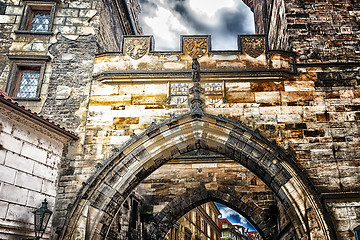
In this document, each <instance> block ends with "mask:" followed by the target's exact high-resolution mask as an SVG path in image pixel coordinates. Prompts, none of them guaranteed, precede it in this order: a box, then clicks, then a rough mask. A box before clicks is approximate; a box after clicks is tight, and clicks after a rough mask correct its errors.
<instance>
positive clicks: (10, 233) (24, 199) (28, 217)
mask: <svg viewBox="0 0 360 240" xmlns="http://www.w3.org/2000/svg"><path fill="white" fill-rule="evenodd" d="M0 129H1V131H0V239H24V238H25V237H32V236H34V231H33V228H34V227H33V222H34V220H33V219H34V218H33V214H32V211H34V210H35V209H37V208H39V207H40V206H41V202H42V201H43V200H44V199H45V198H46V199H47V201H48V202H49V204H48V207H49V209H50V210H53V208H54V202H55V195H56V181H57V167H58V166H57V165H58V164H59V163H60V159H61V154H62V149H63V143H61V142H60V141H58V140H56V139H52V138H51V136H46V135H44V134H43V133H40V132H38V131H36V130H34V129H33V128H30V127H29V126H26V125H24V124H22V123H21V120H19V121H14V120H12V119H9V118H7V117H6V116H4V115H3V114H2V113H0ZM49 225H50V224H49ZM47 232H49V230H48V231H47Z"/></svg>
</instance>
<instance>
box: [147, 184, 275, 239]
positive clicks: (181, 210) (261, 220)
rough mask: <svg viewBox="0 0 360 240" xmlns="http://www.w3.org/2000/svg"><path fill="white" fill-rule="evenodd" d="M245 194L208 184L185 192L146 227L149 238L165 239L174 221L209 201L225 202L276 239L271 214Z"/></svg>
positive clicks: (268, 237) (260, 230)
mask: <svg viewBox="0 0 360 240" xmlns="http://www.w3.org/2000/svg"><path fill="white" fill-rule="evenodd" d="M242 195H243V194H242V193H236V192H234V191H233V190H231V189H228V188H227V186H222V187H220V188H218V189H217V190H211V189H206V187H205V186H204V185H200V186H198V187H197V188H194V189H192V191H189V192H187V193H185V194H183V195H180V196H178V197H176V198H174V199H173V200H172V201H171V202H170V203H168V204H167V205H166V206H165V207H164V208H163V209H162V210H161V212H159V213H157V214H156V215H155V216H154V217H153V219H151V222H150V223H149V224H148V228H147V229H146V231H147V234H148V236H149V238H151V239H163V238H164V237H165V235H166V234H167V232H168V231H169V230H170V229H171V227H172V226H173V224H175V222H176V221H177V220H179V219H180V218H181V217H182V216H183V215H185V214H186V213H187V212H188V211H190V210H192V209H193V208H195V207H197V206H200V205H201V204H203V203H206V202H209V201H215V202H219V203H222V204H224V205H226V206H228V207H230V208H232V209H234V210H236V211H237V212H239V213H240V214H241V215H242V216H244V217H246V218H247V219H248V220H249V221H250V223H251V224H252V225H253V226H255V227H256V228H257V229H258V230H259V232H260V234H261V236H263V237H264V239H274V238H275V235H274V232H273V231H272V230H273V229H275V228H276V226H275V225H274V222H273V221H271V216H270V213H269V212H268V211H266V210H264V209H262V208H260V207H259V206H257V205H256V204H255V203H254V202H251V201H244V199H243V198H244V196H242Z"/></svg>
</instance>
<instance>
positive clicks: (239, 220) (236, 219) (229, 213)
mask: <svg viewBox="0 0 360 240" xmlns="http://www.w3.org/2000/svg"><path fill="white" fill-rule="evenodd" d="M215 204H216V206H217V207H218V209H219V210H220V212H221V217H222V218H227V220H229V222H231V223H232V224H237V225H241V226H243V227H245V228H248V229H249V231H257V230H256V228H254V226H253V225H251V223H250V222H249V221H248V220H246V218H244V217H243V216H241V215H240V214H239V213H238V212H235V211H234V210H232V209H231V208H228V207H226V206H224V205H222V204H220V203H217V202H215Z"/></svg>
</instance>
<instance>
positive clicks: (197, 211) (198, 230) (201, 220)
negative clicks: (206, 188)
mask: <svg viewBox="0 0 360 240" xmlns="http://www.w3.org/2000/svg"><path fill="white" fill-rule="evenodd" d="M219 214H220V212H219V210H218V208H217V207H216V205H215V204H214V203H213V202H207V203H204V204H202V205H200V206H198V207H196V208H194V209H193V210H191V211H190V212H188V213H186V214H185V215H184V216H183V217H182V218H181V219H179V220H178V221H177V222H176V223H175V224H174V226H173V228H172V229H171V230H170V232H169V233H168V234H167V235H166V237H165V239H166V240H219V239H220V229H219V227H218V225H217V221H218V216H219Z"/></svg>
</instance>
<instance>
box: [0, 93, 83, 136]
mask: <svg viewBox="0 0 360 240" xmlns="http://www.w3.org/2000/svg"><path fill="white" fill-rule="evenodd" d="M0 103H4V104H6V105H7V106H9V107H11V108H12V109H14V110H17V111H19V112H21V113H23V114H25V115H26V116H28V117H31V118H33V119H34V120H37V121H39V122H41V123H43V124H45V125H46V126H48V127H51V128H53V129H55V130H57V131H58V132H61V133H63V134H65V135H66V136H68V137H71V138H73V139H75V140H77V139H79V137H78V136H77V134H76V133H74V132H72V131H70V130H67V129H66V128H64V127H62V126H60V124H57V123H55V122H54V121H51V120H50V119H48V118H46V117H44V116H42V115H40V114H38V113H36V112H33V111H32V110H30V109H28V108H26V107H24V106H23V105H21V104H19V103H18V102H17V101H15V100H13V99H12V98H11V97H9V95H8V94H7V93H6V92H4V91H2V90H0Z"/></svg>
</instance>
